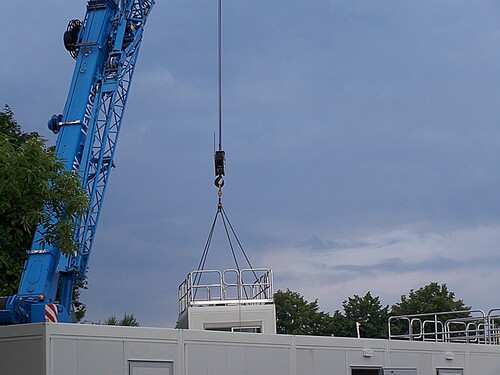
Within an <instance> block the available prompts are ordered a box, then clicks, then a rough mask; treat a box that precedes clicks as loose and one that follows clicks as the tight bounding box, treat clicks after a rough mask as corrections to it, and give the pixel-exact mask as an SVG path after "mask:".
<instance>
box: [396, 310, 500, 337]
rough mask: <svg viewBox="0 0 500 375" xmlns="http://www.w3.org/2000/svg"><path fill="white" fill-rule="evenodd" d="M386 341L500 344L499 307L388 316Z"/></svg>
mask: <svg viewBox="0 0 500 375" xmlns="http://www.w3.org/2000/svg"><path fill="white" fill-rule="evenodd" d="M388 331H389V340H393V339H398V340H410V341H413V340H418V341H434V342H463V343H476V344H495V345H498V344H500V308H499V309H492V310H490V311H489V312H488V314H485V313H484V311H483V310H461V311H444V312H438V313H424V314H413V315H398V316H391V317H390V318H389V321H388Z"/></svg>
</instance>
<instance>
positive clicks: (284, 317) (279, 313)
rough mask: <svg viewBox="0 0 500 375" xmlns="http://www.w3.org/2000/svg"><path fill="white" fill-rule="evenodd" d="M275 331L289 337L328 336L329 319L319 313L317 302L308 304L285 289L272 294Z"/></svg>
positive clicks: (322, 313) (297, 294) (301, 297)
mask: <svg viewBox="0 0 500 375" xmlns="http://www.w3.org/2000/svg"><path fill="white" fill-rule="evenodd" d="M274 303H275V306H276V331H277V332H278V333H286V334H291V335H316V336H325V335H329V334H330V333H329V331H328V329H329V325H330V324H329V323H330V317H329V315H328V314H327V313H325V312H323V311H319V307H318V300H315V301H313V302H308V301H306V300H305V298H304V297H303V296H301V295H300V294H299V293H297V292H292V291H291V290H289V289H287V291H286V292H283V291H281V290H278V291H277V292H276V293H275V294H274Z"/></svg>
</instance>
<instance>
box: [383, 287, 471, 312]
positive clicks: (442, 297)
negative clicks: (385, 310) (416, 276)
mask: <svg viewBox="0 0 500 375" xmlns="http://www.w3.org/2000/svg"><path fill="white" fill-rule="evenodd" d="M463 310H470V306H466V305H465V304H464V301H463V300H461V299H458V300H456V299H455V293H453V292H451V291H449V290H448V286H447V285H446V284H441V285H439V284H438V283H436V282H432V283H430V284H427V285H425V286H423V287H421V288H420V289H418V290H413V289H411V290H410V293H408V297H407V296H406V295H404V294H403V295H402V296H401V300H400V301H399V302H398V303H396V304H394V305H392V315H411V314H423V313H434V312H446V311H463Z"/></svg>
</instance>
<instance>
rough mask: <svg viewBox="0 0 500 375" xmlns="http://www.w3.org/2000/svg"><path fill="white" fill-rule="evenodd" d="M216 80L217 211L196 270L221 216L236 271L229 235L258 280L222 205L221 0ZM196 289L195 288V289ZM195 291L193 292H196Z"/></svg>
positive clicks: (198, 276)
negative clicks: (217, 142)
mask: <svg viewBox="0 0 500 375" xmlns="http://www.w3.org/2000/svg"><path fill="white" fill-rule="evenodd" d="M217 80H218V110H219V113H218V125H219V145H218V149H217V151H215V154H214V162H215V176H216V178H215V181H214V184H215V186H216V187H217V189H218V193H217V195H218V198H219V199H218V204H217V212H216V213H215V217H214V220H213V222H212V226H211V228H210V232H209V234H208V238H207V241H206V243H205V248H204V249H203V254H202V256H201V259H200V262H199V264H198V269H197V271H203V269H204V268H205V263H206V260H207V257H208V252H209V250H210V245H211V243H212V238H213V234H214V231H215V227H216V224H217V220H218V218H219V216H220V217H221V220H222V223H223V226H224V232H225V234H226V237H227V240H228V243H229V247H230V249H231V254H232V257H233V260H234V263H235V266H236V269H237V271H238V273H240V271H241V270H240V265H239V263H238V258H237V256H236V252H235V249H234V245H233V241H232V240H231V235H232V236H233V237H234V239H235V240H236V243H237V244H238V247H239V249H240V251H241V253H242V254H243V256H244V258H245V260H246V262H247V264H248V267H249V268H250V269H251V270H252V273H253V275H254V277H255V280H256V281H257V280H258V276H257V274H256V273H255V271H254V270H253V267H252V264H251V263H250V260H249V258H248V256H247V254H246V252H245V250H244V249H243V246H242V245H241V242H240V240H239V238H238V236H237V235H236V232H235V230H234V228H233V226H232V224H231V222H230V220H229V217H228V216H227V214H226V211H225V210H224V208H223V207H222V187H223V186H224V175H225V163H226V160H225V152H224V151H223V149H222V0H218V1H217ZM200 281H201V272H197V273H196V275H195V277H194V280H193V282H194V284H195V285H198V284H199V282H200ZM243 290H244V291H245V294H246V297H247V298H248V295H247V291H246V289H245V288H243ZM196 291H197V289H196ZM196 291H195V293H196Z"/></svg>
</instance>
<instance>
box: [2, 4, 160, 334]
mask: <svg viewBox="0 0 500 375" xmlns="http://www.w3.org/2000/svg"><path fill="white" fill-rule="evenodd" d="M154 4H155V0H90V1H89V2H88V4H87V13H86V16H85V19H84V21H83V22H80V21H78V20H73V21H71V22H70V25H69V26H68V30H70V26H71V30H70V31H67V34H65V35H64V40H65V45H66V44H67V45H69V46H70V48H71V50H70V49H68V50H69V51H70V53H71V55H72V56H73V57H75V58H76V64H75V70H74V73H73V79H72V81H71V85H70V90H69V93H68V98H67V101H66V105H65V107H64V111H63V113H62V114H60V115H54V116H52V118H51V119H50V120H49V128H50V129H51V130H52V131H53V132H54V133H57V134H58V137H57V143H56V154H57V156H58V157H59V158H60V159H61V160H62V161H63V162H64V165H65V169H66V170H68V171H74V172H75V173H78V174H79V176H80V177H81V182H82V186H83V187H84V189H86V191H87V193H88V196H89V200H90V204H89V209H88V210H87V211H86V213H85V214H84V215H83V216H82V217H80V218H78V229H77V231H76V233H75V234H74V237H75V240H76V241H77V243H78V244H79V247H80V248H79V251H78V252H75V253H74V254H72V255H70V256H65V255H63V254H61V252H60V251H59V249H58V248H57V247H56V246H51V245H50V244H46V245H45V246H44V247H43V248H40V245H39V241H40V239H41V238H43V233H44V228H43V227H39V228H37V233H36V235H35V239H34V241H33V245H32V248H31V249H30V250H29V251H28V260H27V261H26V263H25V266H24V271H23V275H22V277H21V282H20V285H19V289H18V293H17V294H16V295H14V296H10V297H0V324H13V323H27V322H41V321H45V319H46V317H45V313H46V308H47V305H50V306H51V308H52V307H53V306H56V308H57V311H58V314H57V316H58V320H59V321H63V322H70V321H72V317H71V315H72V298H73V289H74V286H75V285H76V284H80V283H82V282H83V281H84V279H85V275H86V272H87V266H88V260H89V256H90V253H91V249H92V244H93V242H94V238H95V232H96V228H97V223H98V220H99V214H100V212H101V208H102V203H103V198H104V194H105V191H106V185H107V182H108V178H109V174H110V171H111V169H112V167H113V158H114V154H115V150H116V145H117V140H118V135H119V133H120V129H121V125H122V120H123V114H124V110H125V107H126V103H127V98H128V93H129V89H130V84H131V82H132V76H133V73H134V68H135V64H136V61H137V56H138V53H139V49H140V45H141V41H142V34H143V30H144V26H145V24H146V20H147V18H148V16H149V14H150V12H151V9H152V8H153V6H154ZM72 38H75V39H74V40H73V39H72ZM67 48H68V46H67Z"/></svg>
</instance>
